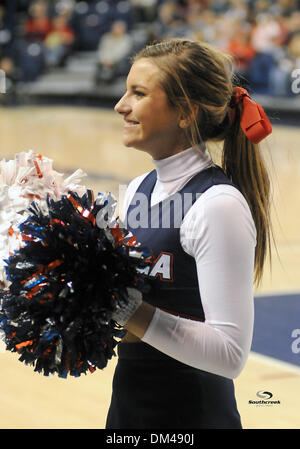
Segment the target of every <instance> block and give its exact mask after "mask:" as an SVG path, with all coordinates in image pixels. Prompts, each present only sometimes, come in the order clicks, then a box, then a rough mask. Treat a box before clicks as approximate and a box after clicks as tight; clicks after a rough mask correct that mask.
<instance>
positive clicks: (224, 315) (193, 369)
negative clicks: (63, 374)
mask: <svg viewBox="0 0 300 449" xmlns="http://www.w3.org/2000/svg"><path fill="white" fill-rule="evenodd" d="M234 80H235V77H234V75H233V72H232V64H231V59H230V57H229V56H228V55H225V54H223V53H221V52H220V51H218V50H217V49H214V48H212V47H211V46H209V45H207V44H204V43H202V42H194V41H190V40H185V39H171V40H168V41H166V42H162V43H158V44H155V45H150V46H147V47H146V48H145V49H143V50H142V51H141V52H140V53H139V54H138V55H137V56H136V57H135V58H134V61H133V64H132V67H131V70H130V72H129V75H128V78H127V90H126V93H125V94H124V96H123V97H122V98H121V99H120V101H119V102H118V103H117V105H116V106H115V110H116V112H117V113H119V114H120V115H121V116H122V117H123V119H124V131H123V141H124V145H125V146H127V147H132V148H135V149H138V150H141V151H145V152H146V153H148V154H149V155H150V156H151V159H152V162H153V164H154V170H153V171H151V172H150V173H147V174H144V175H142V176H139V177H138V178H136V179H134V180H133V181H132V182H131V183H130V185H129V187H128V189H127V192H126V197H125V205H124V212H125V222H126V225H127V228H128V229H129V230H131V231H132V233H133V234H134V235H135V236H136V237H137V239H138V241H140V242H141V243H142V245H145V246H146V247H148V248H149V250H150V251H151V254H152V265H151V268H150V270H149V271H148V273H147V274H146V275H147V277H148V279H149V283H150V285H151V290H150V291H149V293H148V294H144V296H143V297H142V295H141V294H140V293H139V292H138V291H136V290H134V289H132V290H131V291H130V298H131V299H130V302H129V304H128V305H126V306H125V305H124V307H121V308H120V309H119V310H118V311H117V312H116V313H115V315H114V319H115V320H116V321H117V322H118V323H119V324H120V325H122V326H124V327H125V329H126V330H127V334H126V336H125V337H124V339H123V340H122V342H121V343H120V344H119V346H118V363H117V366H116V370H115V374H114V379H113V391H112V398H111V404H110V408H109V412H108V416H107V423H106V428H107V429H129V428H136V429H153V428H156V429H158V428H160V429H163V428H165V429H167V428H169V429H170V428H171V429H184V428H185V429H188V428H190V429H229V428H230V429H240V428H242V422H241V417H240V414H239V411H238V407H237V404H236V399H235V392H234V383H233V379H235V378H236V377H237V376H238V375H239V374H240V373H241V371H242V370H243V368H244V366H245V363H246V361H247V357H248V354H249V351H250V347H251V340H252V331H253V320H254V312H253V285H254V283H259V282H260V280H261V277H262V273H263V266H264V261H265V256H266V252H267V251H268V247H269V240H270V211H269V208H270V206H269V189H270V186H269V178H268V173H267V171H266V168H265V166H264V162H263V159H262V157H261V154H260V151H259V146H258V145H257V144H258V143H259V142H260V141H261V140H262V139H263V138H264V137H266V136H267V135H268V134H270V132H271V129H272V128H271V125H270V122H269V120H268V118H267V117H266V115H265V113H264V111H263V109H262V108H261V106H260V105H259V104H257V103H255V102H254V101H253V100H252V99H251V98H250V96H249V94H248V92H247V90H245V89H243V88H241V87H238V86H236V85H235V82H234ZM209 141H221V142H223V149H222V167H219V166H218V165H216V164H215V163H214V162H213V161H212V159H211V157H210V155H209V153H208V151H207V149H206V142H209ZM142 198H146V199H147V203H148V204H147V205H146V206H145V203H143V201H141V199H142ZM180 200H181V201H180ZM178 204H180V207H178ZM166 223H167V225H166Z"/></svg>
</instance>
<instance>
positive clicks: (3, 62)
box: [0, 56, 19, 106]
mask: <svg viewBox="0 0 300 449" xmlns="http://www.w3.org/2000/svg"><path fill="white" fill-rule="evenodd" d="M0 70H1V71H3V72H4V73H5V93H4V94H1V95H0V100H1V104H2V105H6V106H9V105H15V104H16V102H17V93H16V83H17V81H18V78H19V74H18V69H17V68H16V66H15V63H14V61H13V59H12V58H10V57H9V56H3V57H1V58H0Z"/></svg>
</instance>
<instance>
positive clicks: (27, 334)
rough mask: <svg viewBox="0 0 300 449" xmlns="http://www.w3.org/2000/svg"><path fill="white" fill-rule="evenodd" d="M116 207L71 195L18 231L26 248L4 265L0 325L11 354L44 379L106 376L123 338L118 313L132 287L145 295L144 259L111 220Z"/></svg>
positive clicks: (106, 200)
mask: <svg viewBox="0 0 300 449" xmlns="http://www.w3.org/2000/svg"><path fill="white" fill-rule="evenodd" d="M114 204H115V201H114V200H113V198H112V197H111V195H110V194H103V195H99V196H98V198H97V199H96V200H94V199H93V193H92V192H91V191H90V190H88V191H86V193H85V194H83V195H82V196H80V195H79V194H77V193H76V192H69V193H68V195H63V196H62V197H61V198H60V199H59V200H54V199H51V198H48V199H47V208H46V209H47V210H45V208H44V207H41V206H40V205H38V204H37V203H33V204H32V205H31V206H30V207H29V209H28V213H27V218H26V220H25V221H23V222H22V223H21V224H19V232H20V235H21V237H22V240H23V242H24V244H23V245H22V246H21V248H19V249H18V250H16V251H15V252H14V254H13V255H11V256H10V257H9V258H8V259H7V260H6V261H5V264H6V265H5V268H6V276H7V279H8V281H9V283H10V286H9V290H8V289H6V290H3V291H2V295H1V299H0V300H1V311H0V322H1V328H2V330H3V332H4V334H5V337H4V341H5V344H6V349H7V350H9V351H12V352H17V353H18V354H19V355H20V357H19V360H20V361H22V362H24V363H25V364H31V365H33V366H34V370H35V371H38V372H41V373H43V374H44V375H49V374H55V373H56V374H58V376H60V377H66V376H68V375H70V376H80V375H81V374H83V373H84V374H86V373H87V372H93V371H95V370H96V369H103V368H104V367H105V366H106V365H107V362H108V360H109V359H111V358H112V356H113V355H115V353H114V348H115V346H116V344H117V343H118V339H119V338H121V337H122V336H123V335H124V330H122V329H121V328H120V327H119V326H118V325H117V323H115V322H114V321H113V320H112V319H111V315H112V313H113V311H114V310H116V308H117V307H118V306H119V304H121V303H124V302H125V303H126V302H127V300H128V297H127V288H128V287H134V288H137V289H139V290H140V291H143V290H144V289H147V285H146V284H145V283H144V278H143V276H142V274H140V271H142V269H143V268H144V267H145V266H146V265H147V261H146V260H147V254H146V252H145V251H144V250H143V249H142V248H141V247H140V246H139V245H138V244H137V243H136V241H135V239H134V237H133V236H132V235H129V234H128V232H127V231H126V230H125V229H122V227H121V226H120V224H119V223H118V221H117V220H114V218H113V213H112V210H113V208H114ZM97 223H98V224H97ZM99 223H102V224H103V223H106V224H107V225H106V226H99Z"/></svg>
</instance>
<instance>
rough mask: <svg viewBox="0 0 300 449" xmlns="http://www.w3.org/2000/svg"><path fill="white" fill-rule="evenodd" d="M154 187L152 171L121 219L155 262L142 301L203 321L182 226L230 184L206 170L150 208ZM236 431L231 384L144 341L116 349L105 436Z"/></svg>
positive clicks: (218, 171) (218, 173)
mask: <svg viewBox="0 0 300 449" xmlns="http://www.w3.org/2000/svg"><path fill="white" fill-rule="evenodd" d="M156 180H157V174H156V171H155V170H153V171H152V172H150V173H149V174H148V175H147V176H146V177H145V178H144V180H143V181H142V182H141V184H140V186H139V187H138V189H137V191H136V194H135V196H134V197H133V199H132V201H131V204H130V206H129V208H128V211H127V216H126V224H127V229H128V230H130V231H131V232H132V233H133V235H134V236H135V237H136V238H137V240H138V241H139V242H141V244H142V245H143V246H145V247H147V248H149V250H150V252H151V255H152V265H151V267H150V269H149V271H148V272H147V273H146V275H147V277H148V280H149V283H150V285H151V289H150V292H149V293H147V294H145V295H144V300H145V301H146V302H148V303H149V304H152V305H153V306H155V307H158V308H160V309H162V310H165V311H167V312H169V313H172V314H175V315H179V316H183V317H186V318H190V319H193V320H198V321H205V314H204V311H203V307H202V304H201V297H200V292H199V285H198V279H197V269H196V263H195V260H194V258H193V257H192V256H190V255H189V254H187V253H186V252H185V251H184V250H183V248H182V246H181V243H180V224H181V222H182V220H183V218H184V216H185V214H186V213H187V211H188V210H189V209H190V207H191V206H192V205H193V204H194V202H195V201H196V200H197V198H198V197H199V195H201V194H202V193H204V192H205V191H206V190H207V189H209V188H210V187H212V186H214V185H218V184H229V185H233V184H232V183H231V182H230V180H229V179H228V178H227V177H226V175H225V174H224V172H223V171H222V170H221V169H220V168H219V167H218V166H211V167H209V168H207V169H205V170H203V171H201V172H199V173H197V174H196V175H195V176H193V178H192V179H190V181H188V182H187V184H186V185H185V186H184V187H183V188H182V189H181V190H180V191H179V192H176V194H174V195H171V196H170V197H168V198H167V199H165V200H163V201H161V202H160V203H158V204H156V205H154V206H152V207H151V201H150V198H151V193H152V191H153V189H154V186H155V183H156ZM141 194H143V195H144V196H145V197H146V198H148V207H147V211H146V210H143V212H144V213H146V212H147V213H146V221H145V217H143V223H144V225H143V226H139V227H136V226H135V224H136V223H138V220H137V218H138V217H136V215H135V214H136V213H137V211H138V210H139V209H138V208H137V205H138V202H139V198H141V196H140V195H141ZM145 224H146V226H145ZM133 225H134V226H133ZM241 427H242V426H241V420H240V415H239V412H238V410H237V405H236V400H235V393H234V384H233V381H232V380H231V379H228V378H225V377H222V376H218V375H215V374H212V373H208V372H206V371H202V370H199V369H196V368H194V367H191V366H188V365H186V364H184V363H181V362H179V361H177V360H175V359H173V358H172V357H169V356H168V355H166V354H164V353H162V352H161V351H158V350H157V349H155V348H153V347H151V346H150V345H148V344H147V343H144V342H138V343H120V344H119V345H118V363H117V367H116V370H115V374H114V379H113V392H112V398H111V404H110V408H109V412H108V416H107V422H106V428H107V429H125V428H132V429H133V428H136V429H154V428H157V429H158V428H159V429H167V428H169V429H174V428H175V429H184V428H185V429H187V428H189V429H223V428H230V429H240V428H241Z"/></svg>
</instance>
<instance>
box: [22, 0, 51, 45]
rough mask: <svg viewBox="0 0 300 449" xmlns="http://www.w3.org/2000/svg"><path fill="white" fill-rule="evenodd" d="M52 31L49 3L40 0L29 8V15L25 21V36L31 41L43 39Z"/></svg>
mask: <svg viewBox="0 0 300 449" xmlns="http://www.w3.org/2000/svg"><path fill="white" fill-rule="evenodd" d="M50 31H51V20H50V18H49V16H48V4H47V2H46V1H44V0H38V1H36V2H34V3H33V5H31V6H30V8H29V17H28V19H27V20H26V21H25V37H26V38H27V39H28V40H30V41H43V40H44V39H45V37H46V36H47V34H48V33H49V32H50Z"/></svg>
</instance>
